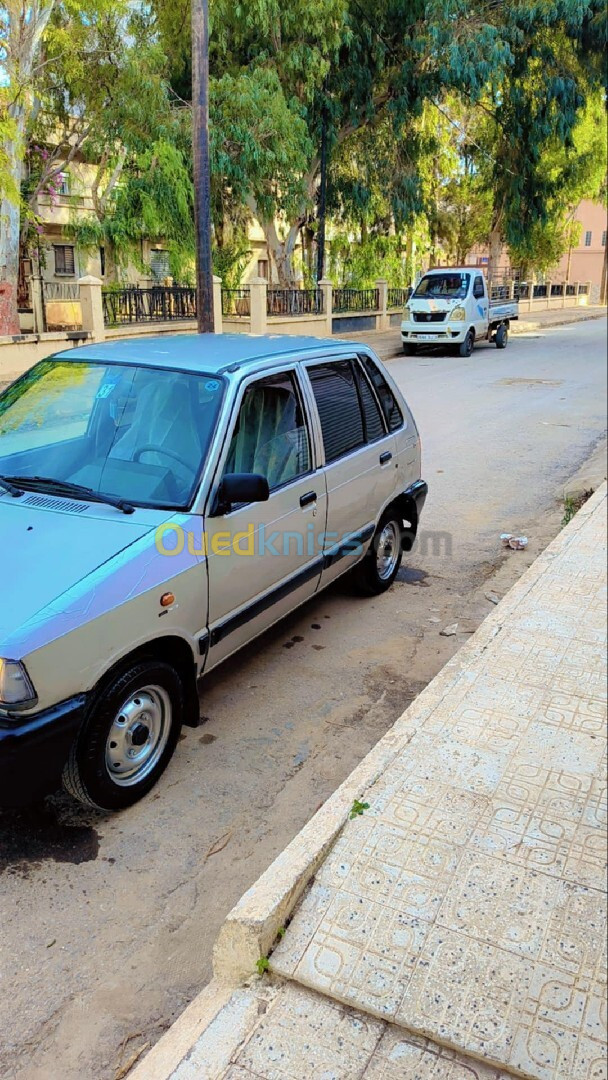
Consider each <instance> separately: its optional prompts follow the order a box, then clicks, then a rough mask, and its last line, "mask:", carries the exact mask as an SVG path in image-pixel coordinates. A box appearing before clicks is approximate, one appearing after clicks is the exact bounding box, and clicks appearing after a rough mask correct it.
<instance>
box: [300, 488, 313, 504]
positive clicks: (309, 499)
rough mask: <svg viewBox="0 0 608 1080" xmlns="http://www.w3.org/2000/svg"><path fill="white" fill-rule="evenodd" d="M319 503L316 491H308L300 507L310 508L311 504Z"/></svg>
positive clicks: (303, 496)
mask: <svg viewBox="0 0 608 1080" xmlns="http://www.w3.org/2000/svg"><path fill="white" fill-rule="evenodd" d="M316 501H317V493H316V491H307V492H306V494H305V495H302V498H301V499H300V506H310V504H311V503H313V502H316Z"/></svg>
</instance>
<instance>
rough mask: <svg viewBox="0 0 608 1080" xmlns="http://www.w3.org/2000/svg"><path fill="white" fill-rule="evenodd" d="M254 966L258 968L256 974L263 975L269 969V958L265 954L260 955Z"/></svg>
mask: <svg viewBox="0 0 608 1080" xmlns="http://www.w3.org/2000/svg"><path fill="white" fill-rule="evenodd" d="M255 966H256V967H257V969H258V975H263V974H264V972H265V971H270V960H269V959H268V957H267V956H260V959H259V960H258V961H257V963H256V965H255Z"/></svg>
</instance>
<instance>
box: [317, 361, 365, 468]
mask: <svg viewBox="0 0 608 1080" xmlns="http://www.w3.org/2000/svg"><path fill="white" fill-rule="evenodd" d="M308 374H309V377H310V381H311V383H312V388H313V392H314V395H315V400H316V402H317V409H318V411H319V418H320V420H321V429H322V431H323V442H324V445H325V460H326V462H327V463H328V464H329V463H330V462H332V461H337V459H338V458H340V457H343V456H344V455H345V454H349V453H350V452H351V451H352V450H356V449H357V448H358V447H359V446H363V445H364V443H365V434H364V430H363V417H362V415H361V407H360V405H359V394H358V392H357V386H356V383H355V377H354V373H353V369H352V365H351V363H350V361H348V360H338V361H336V362H335V363H332V364H322V365H319V366H317V367H311V368H308Z"/></svg>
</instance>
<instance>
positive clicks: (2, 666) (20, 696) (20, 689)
mask: <svg viewBox="0 0 608 1080" xmlns="http://www.w3.org/2000/svg"><path fill="white" fill-rule="evenodd" d="M35 703H36V691H35V690H34V687H33V686H32V683H31V681H30V677H29V675H28V673H27V671H26V670H25V668H24V666H23V664H20V663H19V661H18V660H2V659H0V706H2V705H10V706H13V707H16V706H21V708H23V707H24V706H26V705H34V704H35Z"/></svg>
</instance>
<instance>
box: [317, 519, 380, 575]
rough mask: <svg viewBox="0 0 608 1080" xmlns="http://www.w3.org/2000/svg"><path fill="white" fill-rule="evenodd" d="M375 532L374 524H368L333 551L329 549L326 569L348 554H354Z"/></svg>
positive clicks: (326, 554)
mask: <svg viewBox="0 0 608 1080" xmlns="http://www.w3.org/2000/svg"><path fill="white" fill-rule="evenodd" d="M374 532H375V526H374V525H367V526H366V528H365V529H363V530H362V531H361V532H360V533H356V534H355V535H354V536H350V537H349V538H348V540H344V541H343V542H342V543H341V544H339V545H338V546H337V547H335V548H332V550H331V551H327V552H326V553H325V555H324V567H323V568H324V569H325V570H326V569H327V568H328V567H329V566H334V564H335V563H337V562H339V561H340V559H345V558H346V556H347V555H352V554H353V552H354V551H356V549H357V548H359V547H361V546H362V545H363V544H365V543H366V541H367V540H371V538H372V536H373V535H374Z"/></svg>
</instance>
